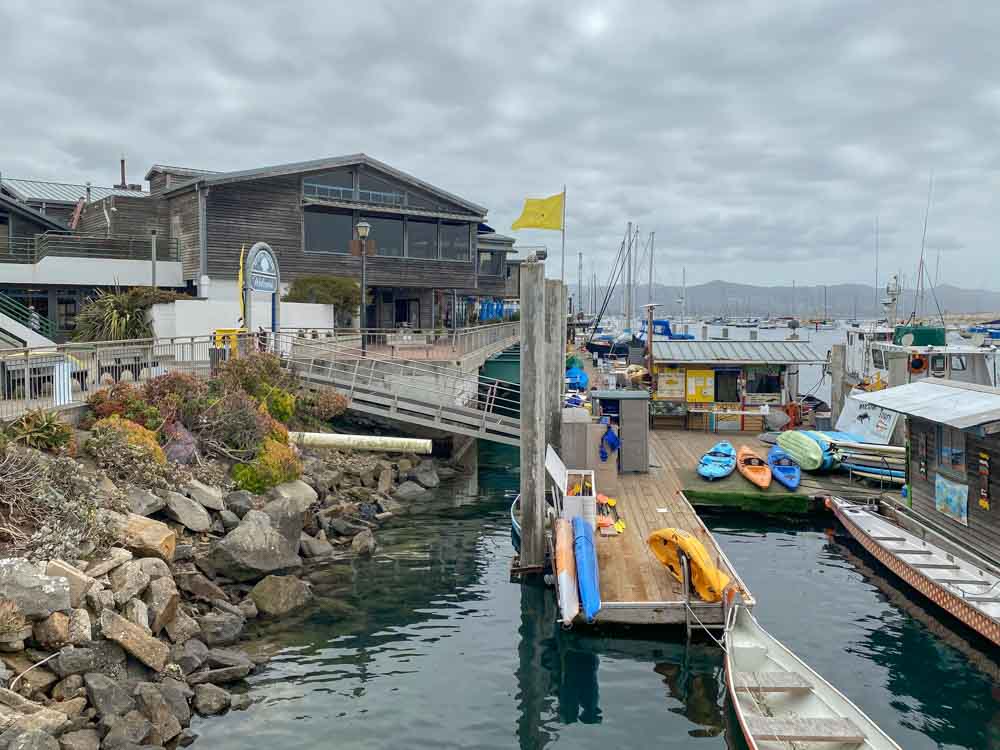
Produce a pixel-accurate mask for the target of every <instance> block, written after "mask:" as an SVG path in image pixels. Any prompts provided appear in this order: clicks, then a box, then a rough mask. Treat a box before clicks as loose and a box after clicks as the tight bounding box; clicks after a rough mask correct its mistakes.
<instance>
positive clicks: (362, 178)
mask: <svg viewBox="0 0 1000 750" xmlns="http://www.w3.org/2000/svg"><path fill="white" fill-rule="evenodd" d="M358 190H359V193H358V199H359V200H360V201H361V202H362V203H379V204H384V205H389V206H402V205H403V189H402V188H401V187H400V186H398V185H395V184H393V183H392V182H389V181H388V180H386V179H383V178H381V177H379V176H377V175H374V174H372V173H371V172H368V171H365V170H362V171H361V173H360V174H359V175H358Z"/></svg>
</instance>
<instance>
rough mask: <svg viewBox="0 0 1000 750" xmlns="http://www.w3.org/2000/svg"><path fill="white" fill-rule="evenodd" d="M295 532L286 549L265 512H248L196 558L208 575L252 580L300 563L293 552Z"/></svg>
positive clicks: (295, 549) (283, 541)
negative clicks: (206, 552) (234, 526)
mask: <svg viewBox="0 0 1000 750" xmlns="http://www.w3.org/2000/svg"><path fill="white" fill-rule="evenodd" d="M299 533H301V528H300V530H299V532H296V534H295V537H294V546H292V547H291V548H290V545H289V541H288V539H287V538H286V537H285V536H284V535H283V534H282V533H281V532H280V531H279V530H277V529H275V528H273V527H272V526H271V519H270V518H269V517H268V515H267V514H266V513H262V512H260V511H255V510H252V511H249V512H248V513H247V514H246V515H245V516H244V517H243V520H242V521H241V522H240V525H239V526H237V527H236V528H235V529H233V530H232V531H230V532H229V533H228V534H227V535H226V536H225V537H223V538H222V539H220V540H219V541H218V542H216V543H215V544H214V545H213V546H212V548H211V550H210V551H209V553H208V554H207V555H206V556H204V557H202V558H201V559H200V560H199V563H198V564H199V565H200V566H201V567H202V569H204V570H207V571H208V572H209V573H210V574H212V575H224V576H226V577H227V578H232V579H234V580H237V581H256V580H258V579H260V578H262V577H264V576H266V575H267V574H269V573H276V572H279V571H284V570H291V569H294V568H298V567H300V566H301V565H302V559H301V558H300V557H299V556H298V554H296V552H297V550H298V544H299Z"/></svg>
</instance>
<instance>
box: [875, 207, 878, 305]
mask: <svg viewBox="0 0 1000 750" xmlns="http://www.w3.org/2000/svg"><path fill="white" fill-rule="evenodd" d="M875 317H876V318H878V214H875Z"/></svg>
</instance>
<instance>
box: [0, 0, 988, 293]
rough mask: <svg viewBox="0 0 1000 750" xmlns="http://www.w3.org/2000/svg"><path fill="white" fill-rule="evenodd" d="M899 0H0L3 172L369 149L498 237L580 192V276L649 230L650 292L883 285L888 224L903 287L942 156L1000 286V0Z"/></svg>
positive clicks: (938, 201) (945, 266)
mask: <svg viewBox="0 0 1000 750" xmlns="http://www.w3.org/2000/svg"><path fill="white" fill-rule="evenodd" d="M140 5H141V6H142V7H141V8H140ZM254 5H259V6H260V8H259V9H256V10H255V9H253V8H252V7H251V6H254ZM286 5H287V7H286ZM897 5H904V4H902V3H893V4H890V3H872V2H870V0H866V1H865V2H847V1H846V0H830V1H829V2H825V1H822V0H808V1H807V0H795V2H745V1H743V2H739V3H718V4H716V3H711V2H697V3H692V2H676V3H664V2H649V3H640V2H628V3H625V2H622V3H616V2H613V1H612V0H602V1H601V2H597V3H594V4H593V5H591V6H589V7H588V4H587V3H586V2H583V1H581V0H577V1H576V2H570V3H566V4H560V3H557V2H544V3H541V2H529V1H527V0H526V1H524V2H508V3H502V2H494V1H492V0H491V1H490V2H481V3H472V2H447V1H445V0H434V1H433V2H416V1H414V0H405V1H403V0H401V1H400V2H395V3H379V2H374V1H373V0H369V1H368V2H363V3H357V4H355V3H349V2H343V1H341V0H338V1H337V2H317V3H314V4H309V5H303V6H300V7H299V8H298V9H297V10H294V11H293V10H291V9H290V8H291V6H292V4H291V3H289V4H286V3H254V2H226V1H224V0H211V2H206V1H205V0H196V1H195V2H186V1H185V0H171V2H169V3H144V4H139V3H123V2H102V1H101V0H88V2H86V3H83V2H65V3H49V2H38V1H37V0H33V1H31V2H28V1H22V0H4V2H3V3H2V4H0V49H2V50H3V51H4V52H3V60H4V71H3V75H2V76H0V113H2V116H0V121H2V123H3V127H2V131H0V132H2V136H3V137H2V139H0V171H2V173H3V175H4V176H8V177H30V178H37V179H51V180H65V181H85V180H91V181H92V182H94V183H95V184H112V183H113V182H116V181H117V177H118V174H117V169H118V158H119V156H120V154H121V153H123V152H124V153H125V154H126V155H127V157H128V160H129V165H130V167H129V172H130V175H129V177H130V180H138V179H140V178H141V177H142V175H143V174H145V171H146V169H147V168H148V167H149V165H151V164H152V163H154V162H160V163H167V164H178V165H183V166H191V167H200V168H205V169H217V170H228V169H242V168H249V167H255V166H262V165H267V164H276V163H282V162H287V161H298V160H303V159H312V158H318V157H322V156H333V155H341V154H346V153H354V152H358V151H364V152H366V153H368V154H370V155H371V156H373V157H375V158H377V159H381V160H383V161H386V162H388V163H390V164H392V165H393V166H396V167H398V168H400V169H402V170H404V171H408V172H410V173H412V174H414V175H416V176H418V177H420V178H422V179H425V180H427V181H428V182H431V183H433V184H436V185H439V186H441V187H443V188H445V189H447V190H450V191H452V192H455V193H457V194H459V195H461V196H463V197H465V198H468V199H469V200H472V201H474V202H476V203H479V204H482V205H484V206H487V207H488V208H489V218H488V221H489V222H490V224H492V225H493V226H494V227H496V229H497V230H498V231H502V232H509V231H510V225H511V223H512V222H513V220H514V219H515V218H516V216H517V214H518V212H519V210H520V206H521V201H522V199H523V198H524V197H525V196H526V195H532V196H544V195H547V194H550V193H555V192H558V191H559V190H560V189H561V186H562V185H563V183H566V185H567V186H568V203H567V206H568V217H567V227H568V231H567V256H568V259H567V277H568V278H571V279H575V278H576V253H577V252H578V251H583V252H584V257H585V268H586V269H587V270H586V273H587V274H589V273H590V269H591V268H592V267H593V269H594V270H595V271H598V272H600V273H601V274H602V276H603V275H604V274H606V273H607V269H608V266H609V262H610V259H611V257H612V256H613V253H614V252H615V251H617V247H618V244H619V242H620V241H621V237H622V235H623V234H624V228H625V223H626V222H627V221H628V220H632V221H634V222H637V223H638V224H639V226H640V230H641V232H642V234H643V236H644V237H645V235H646V234H647V233H648V232H649V231H651V230H652V231H655V232H656V241H655V246H656V258H657V272H656V277H657V280H658V281H660V282H662V283H679V278H680V270H679V269H680V266H681V265H686V267H687V276H688V282H689V283H698V282H703V281H709V280H711V279H715V278H721V279H724V280H729V281H747V282H753V283H760V284H772V283H774V284H776V283H790V282H791V281H792V280H793V279H794V280H796V281H797V282H798V283H800V284H809V283H836V282H841V281H865V282H870V281H871V280H872V278H873V274H874V262H873V245H874V222H875V216H876V214H877V215H878V216H879V217H880V227H881V248H882V268H883V269H896V268H902V269H904V271H906V272H907V273H908V275H910V276H911V277H912V276H913V275H914V274H915V269H916V264H917V258H918V255H919V250H920V240H921V232H922V226H923V218H924V206H925V202H926V198H927V187H928V178H929V177H930V175H931V173H933V175H934V195H933V202H932V206H931V212H930V222H929V230H928V235H927V244H928V248H929V254H930V259H931V260H930V262H931V270H932V272H933V271H934V270H935V266H936V260H937V254H938V251H939V250H940V251H941V252H942V254H941V280H942V281H947V282H951V283H955V284H958V285H960V286H982V287H986V288H992V289H1000V252H997V236H998V229H1000V211H998V197H997V196H998V187H1000V176H998V167H1000V127H998V126H1000V61H998V59H997V48H998V47H997V45H998V42H997V40H998V39H1000V4H997V3H989V2H970V3H957V2H952V3H941V2H928V3H925V4H924V5H923V7H919V6H920V4H919V3H905V5H906V6H908V7H907V9H905V10H901V9H898V8H896V7H890V6H897ZM667 6H670V7H672V8H673V10H668V9H667ZM513 234H515V235H516V236H517V237H518V240H519V242H520V243H522V244H535V243H544V244H547V245H548V247H549V249H550V252H552V253H553V254H554V255H555V256H558V253H559V236H558V233H550V232H518V233H513ZM644 241H645V240H644ZM782 261H784V262H782ZM553 270H554V271H555V275H558V257H556V262H555V263H553V264H550V269H549V275H550V276H551V275H553Z"/></svg>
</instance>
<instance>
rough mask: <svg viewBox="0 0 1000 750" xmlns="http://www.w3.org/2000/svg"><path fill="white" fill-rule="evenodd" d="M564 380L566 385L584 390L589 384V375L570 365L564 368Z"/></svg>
mask: <svg viewBox="0 0 1000 750" xmlns="http://www.w3.org/2000/svg"><path fill="white" fill-rule="evenodd" d="M566 380H567V381H568V382H567V383H566V385H567V386H569V387H570V388H573V389H575V390H578V391H585V390H587V386H588V385H590V377H589V376H588V375H587V373H585V372H584V371H583V370H581V369H580V368H579V367H570V368H569V369H568V370H566Z"/></svg>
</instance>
